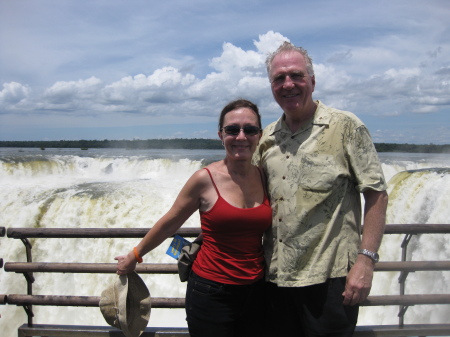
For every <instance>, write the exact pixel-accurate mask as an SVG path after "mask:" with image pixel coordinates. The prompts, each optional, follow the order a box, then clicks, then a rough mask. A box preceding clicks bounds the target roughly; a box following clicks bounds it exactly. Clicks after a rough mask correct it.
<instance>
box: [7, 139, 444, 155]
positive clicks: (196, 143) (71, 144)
mask: <svg viewBox="0 0 450 337" xmlns="http://www.w3.org/2000/svg"><path fill="white" fill-rule="evenodd" d="M0 147H23V148H27V147H34V148H42V149H45V148H80V149H89V148H91V149H92V148H115V149H191V150H192V149H223V146H222V143H221V142H220V140H218V139H198V138H177V139H147V140H107V139H104V140H84V139H82V140H58V141H0ZM375 147H376V149H377V151H378V152H414V153H450V144H447V145H435V144H428V145H417V144H394V143H376V144H375Z"/></svg>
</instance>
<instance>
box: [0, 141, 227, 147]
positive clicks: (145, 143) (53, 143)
mask: <svg viewBox="0 0 450 337" xmlns="http://www.w3.org/2000/svg"><path fill="white" fill-rule="evenodd" d="M0 147H23V148H27V147H28V148H30V147H31V148H42V149H45V148H80V149H89V148H91V149H92V148H115V149H223V146H222V143H221V142H220V140H218V139H197V138H192V139H191V138H190V139H182V138H179V139H147V140H107V139H105V140H84V139H82V140H58V141H0Z"/></svg>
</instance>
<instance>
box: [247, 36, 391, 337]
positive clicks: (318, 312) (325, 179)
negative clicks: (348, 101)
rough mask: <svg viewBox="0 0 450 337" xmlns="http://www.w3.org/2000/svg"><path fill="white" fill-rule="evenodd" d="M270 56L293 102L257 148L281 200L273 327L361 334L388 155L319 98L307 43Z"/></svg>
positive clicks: (270, 266) (272, 238) (272, 251)
mask: <svg viewBox="0 0 450 337" xmlns="http://www.w3.org/2000/svg"><path fill="white" fill-rule="evenodd" d="M266 64H267V71H268V75H269V79H270V82H271V87H272V93H273V96H274V98H275V100H276V101H277V103H278V104H279V105H280V107H281V108H282V109H283V115H282V117H281V118H280V119H279V120H278V121H276V122H274V123H272V124H270V125H269V126H268V127H267V128H266V129H265V130H264V135H263V137H262V138H261V140H260V143H259V147H258V149H257V152H256V154H255V158H256V160H257V161H259V164H260V165H261V167H263V169H264V171H265V173H266V175H267V178H268V191H269V194H270V198H271V203H272V210H273V227H272V229H271V230H269V232H268V233H266V236H265V238H264V246H265V254H266V261H267V276H266V278H267V280H268V281H269V282H268V293H269V296H270V298H269V301H268V302H269V304H270V305H271V309H272V311H271V312H270V315H271V316H269V317H268V319H267V320H266V321H267V322H268V323H269V325H270V326H269V327H268V328H267V335H268V336H289V337H290V336H351V335H352V334H353V331H354V328H355V326H356V322H357V317H358V310H359V307H358V303H361V302H362V301H364V300H365V299H366V298H367V296H368V295H369V292H370V288H371V285H372V277H373V269H374V266H375V263H376V262H377V261H378V254H377V251H378V248H379V246H380V243H381V239H382V236H383V232H384V226H385V214H386V207H387V200H388V197H387V193H386V191H385V190H386V182H385V179H384V176H383V172H382V170H381V165H380V163H379V160H378V156H377V153H376V150H375V147H374V145H373V143H372V140H371V137H370V135H369V132H368V130H367V128H366V127H365V125H364V124H363V123H362V122H361V121H360V120H359V119H358V118H357V117H356V116H354V115H353V114H351V113H349V112H344V111H340V110H337V109H333V108H330V107H327V106H326V105H324V104H323V103H322V102H320V101H314V100H313V99H312V93H313V91H314V87H315V77H314V70H313V66H312V62H311V59H310V57H309V56H308V53H307V52H306V50H304V49H303V48H299V47H295V46H294V45H292V44H290V43H288V42H285V43H284V44H283V45H281V46H280V47H279V48H278V49H277V51H275V52H274V53H273V54H272V55H270V56H269V57H268V59H267V61H266ZM361 193H362V194H363V195H364V199H365V208H364V219H363V220H364V232H363V233H362V238H361V235H360V234H361V200H360V194H361Z"/></svg>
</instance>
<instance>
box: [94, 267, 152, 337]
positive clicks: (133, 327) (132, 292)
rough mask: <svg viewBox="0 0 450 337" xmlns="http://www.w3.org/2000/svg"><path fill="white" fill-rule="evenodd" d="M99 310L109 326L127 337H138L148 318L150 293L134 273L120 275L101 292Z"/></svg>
mask: <svg viewBox="0 0 450 337" xmlns="http://www.w3.org/2000/svg"><path fill="white" fill-rule="evenodd" d="M100 310H101V312H102V314H103V317H104V318H105V320H106V322H107V323H108V324H109V325H112V326H114V327H116V328H119V329H121V330H122V331H123V333H124V334H125V336H127V337H138V336H140V335H141V334H142V332H144V330H145V328H146V327H147V324H148V320H149V318H150V310H151V298H150V292H149V291H148V289H147V286H146V285H145V283H144V281H142V279H141V278H140V277H139V275H138V274H136V272H132V273H130V274H126V275H120V276H119V277H118V278H117V280H116V281H115V282H114V284H112V285H111V286H109V287H108V288H106V289H105V290H104V291H103V292H102V294H101V297H100Z"/></svg>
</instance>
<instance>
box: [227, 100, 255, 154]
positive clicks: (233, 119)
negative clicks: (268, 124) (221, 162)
mask: <svg viewBox="0 0 450 337" xmlns="http://www.w3.org/2000/svg"><path fill="white" fill-rule="evenodd" d="M227 126H234V127H235V128H234V129H235V130H236V131H237V129H236V127H238V128H239V129H240V130H239V133H238V134H237V135H232V134H229V132H230V131H233V130H230V131H229V132H228V133H227V131H226V129H227ZM244 127H247V128H245V131H247V134H246V133H245V132H244ZM256 129H257V130H256ZM251 131H254V132H251ZM255 132H256V133H255ZM249 133H250V134H249ZM219 138H220V139H221V140H222V142H223V144H224V146H225V150H226V152H227V157H229V158H232V159H236V160H251V158H252V156H253V152H255V150H256V146H257V145H258V142H259V139H260V138H261V131H260V128H259V124H258V117H257V116H256V113H255V112H254V111H253V110H252V109H249V108H238V109H235V110H232V111H230V112H228V113H227V114H226V115H225V117H224V120H223V127H222V130H221V131H219Z"/></svg>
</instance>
